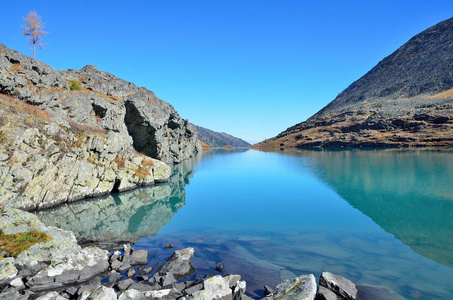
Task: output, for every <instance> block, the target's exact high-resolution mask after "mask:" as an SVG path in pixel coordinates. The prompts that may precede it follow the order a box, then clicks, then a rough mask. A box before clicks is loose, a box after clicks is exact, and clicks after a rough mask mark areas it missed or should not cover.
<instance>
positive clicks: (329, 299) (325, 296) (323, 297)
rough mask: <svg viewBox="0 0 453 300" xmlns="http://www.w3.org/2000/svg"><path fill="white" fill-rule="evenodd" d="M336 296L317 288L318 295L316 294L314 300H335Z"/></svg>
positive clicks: (329, 291)
mask: <svg viewBox="0 0 453 300" xmlns="http://www.w3.org/2000/svg"><path fill="white" fill-rule="evenodd" d="M337 299H338V297H337V294H335V293H334V292H332V291H331V290H329V289H328V288H325V287H323V286H319V290H318V293H317V294H316V300H337Z"/></svg>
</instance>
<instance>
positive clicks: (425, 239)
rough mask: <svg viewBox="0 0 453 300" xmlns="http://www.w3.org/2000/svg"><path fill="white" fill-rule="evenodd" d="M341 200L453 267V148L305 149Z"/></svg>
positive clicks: (420, 250)
mask: <svg viewBox="0 0 453 300" xmlns="http://www.w3.org/2000/svg"><path fill="white" fill-rule="evenodd" d="M293 154H294V155H302V156H304V157H306V158H309V159H310V161H311V164H309V167H310V168H311V169H312V170H313V171H314V172H315V173H317V174H318V176H320V177H321V178H322V179H323V180H324V181H325V182H327V183H328V184H329V185H330V186H331V187H332V188H333V189H334V190H335V191H336V192H337V193H338V194H339V195H340V196H341V197H342V198H343V199H345V200H346V201H347V202H348V203H349V204H351V205H352V206H353V207H355V208H357V209H359V210H360V211H361V212H362V213H364V214H365V215H367V216H369V217H370V218H371V219H373V221H374V222H376V223H377V224H378V225H379V226H380V227H381V228H383V229H384V230H385V231H387V232H389V233H391V234H393V235H394V236H395V237H396V238H397V239H399V240H400V241H402V242H403V243H405V244H406V245H408V246H410V247H411V248H412V249H413V250H414V251H416V252H417V253H419V254H421V255H423V256H425V257H427V258H430V259H432V260H434V261H436V262H439V263H441V264H444V265H446V266H449V267H453V185H452V184H451V175H452V174H453V160H452V159H451V158H452V155H453V153H452V152H441V151H426V150H417V151H400V150H387V151H383V150H379V151H372V150H367V151H360V150H355V151H301V152H296V153H293Z"/></svg>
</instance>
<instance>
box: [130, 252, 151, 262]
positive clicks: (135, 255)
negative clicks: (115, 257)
mask: <svg viewBox="0 0 453 300" xmlns="http://www.w3.org/2000/svg"><path fill="white" fill-rule="evenodd" d="M148 257H149V252H148V251H146V250H135V251H134V252H132V254H131V256H130V257H129V263H130V264H131V265H146V264H147V263H148Z"/></svg>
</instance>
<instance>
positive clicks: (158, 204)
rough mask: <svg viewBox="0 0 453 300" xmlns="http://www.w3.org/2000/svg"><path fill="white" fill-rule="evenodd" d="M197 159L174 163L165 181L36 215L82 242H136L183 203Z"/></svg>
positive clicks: (157, 226) (171, 215)
mask: <svg viewBox="0 0 453 300" xmlns="http://www.w3.org/2000/svg"><path fill="white" fill-rule="evenodd" d="M198 160H199V156H198V157H197V158H195V159H189V160H186V161H184V162H182V163H181V164H178V165H175V166H174V167H173V173H172V176H171V177H170V181H169V182H168V183H163V184H158V185H156V186H151V187H146V188H139V189H136V190H132V191H129V192H124V193H119V194H111V195H109V196H105V197H101V198H98V199H94V200H91V201H80V202H76V203H72V204H65V205H61V206H59V207H57V208H53V209H49V210H45V211H39V212H37V215H38V217H39V219H40V220H41V221H43V222H44V223H45V224H47V225H52V226H57V227H59V228H62V229H66V230H71V231H73V232H74V234H75V235H76V237H77V239H78V240H79V241H80V242H82V243H84V242H91V241H93V242H113V243H115V242H122V241H129V242H132V243H135V242H137V241H138V239H139V238H141V237H145V236H152V235H155V234H157V232H158V231H159V230H160V229H161V228H162V227H163V226H164V225H165V224H167V223H168V222H170V220H171V218H172V217H173V215H174V214H175V213H176V212H177V211H178V210H179V208H181V207H182V206H183V205H184V204H185V198H186V192H185V190H184V188H185V186H186V184H188V183H189V179H190V178H192V175H193V168H194V167H195V165H196V163H197V162H198Z"/></svg>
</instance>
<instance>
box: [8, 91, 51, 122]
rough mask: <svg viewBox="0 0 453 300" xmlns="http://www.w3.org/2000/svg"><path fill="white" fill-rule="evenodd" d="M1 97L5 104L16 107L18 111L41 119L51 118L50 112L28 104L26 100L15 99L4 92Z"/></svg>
mask: <svg viewBox="0 0 453 300" xmlns="http://www.w3.org/2000/svg"><path fill="white" fill-rule="evenodd" d="M0 99H1V100H4V104H6V105H8V106H9V107H11V108H13V109H15V110H16V111H18V112H21V113H25V114H29V115H32V116H34V117H35V118H37V119H40V120H46V121H48V120H49V118H50V114H49V113H48V112H46V111H45V110H44V109H41V108H39V107H37V106H34V105H31V104H28V103H26V102H24V101H21V100H18V99H14V98H12V97H9V96H7V95H4V94H0Z"/></svg>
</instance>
